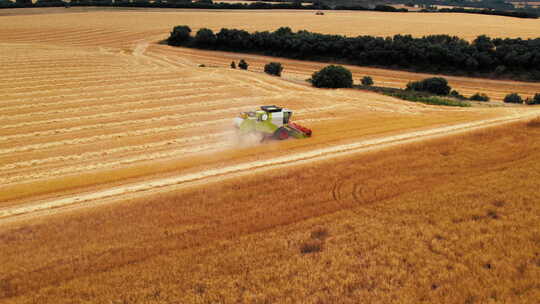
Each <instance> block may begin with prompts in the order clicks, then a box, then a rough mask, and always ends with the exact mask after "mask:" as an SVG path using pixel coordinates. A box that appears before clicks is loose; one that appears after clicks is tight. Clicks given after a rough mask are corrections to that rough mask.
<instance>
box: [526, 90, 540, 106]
mask: <svg viewBox="0 0 540 304" xmlns="http://www.w3.org/2000/svg"><path fill="white" fill-rule="evenodd" d="M525 103H526V104H528V105H537V104H540V94H538V93H537V94H534V97H533V98H527V99H525Z"/></svg>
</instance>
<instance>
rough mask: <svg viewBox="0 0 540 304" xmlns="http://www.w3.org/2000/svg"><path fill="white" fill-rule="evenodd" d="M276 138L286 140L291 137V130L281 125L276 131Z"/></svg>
mask: <svg viewBox="0 0 540 304" xmlns="http://www.w3.org/2000/svg"><path fill="white" fill-rule="evenodd" d="M274 138H275V139H279V140H284V139H287V138H289V131H287V129H285V128H283V127H281V128H279V129H277V130H276V132H274Z"/></svg>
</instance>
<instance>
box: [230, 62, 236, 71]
mask: <svg viewBox="0 0 540 304" xmlns="http://www.w3.org/2000/svg"><path fill="white" fill-rule="evenodd" d="M231 69H236V63H234V61H233V62H231Z"/></svg>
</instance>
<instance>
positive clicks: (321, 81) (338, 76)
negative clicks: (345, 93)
mask: <svg viewBox="0 0 540 304" xmlns="http://www.w3.org/2000/svg"><path fill="white" fill-rule="evenodd" d="M311 83H312V84H313V86H315V87H317V88H333V89H335V88H350V87H352V84H353V79H352V74H351V71H349V70H348V69H346V68H344V67H342V66H339V65H329V66H326V67H324V68H323V69H321V70H320V71H318V72H315V73H313V75H312V76H311Z"/></svg>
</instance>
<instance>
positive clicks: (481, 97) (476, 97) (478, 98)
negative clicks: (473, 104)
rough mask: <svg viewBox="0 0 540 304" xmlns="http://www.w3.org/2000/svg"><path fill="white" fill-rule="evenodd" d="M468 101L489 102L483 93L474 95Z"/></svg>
mask: <svg viewBox="0 0 540 304" xmlns="http://www.w3.org/2000/svg"><path fill="white" fill-rule="evenodd" d="M469 99H470V100H474V101H489V96H487V95H486V94H484V93H476V94H474V95H472V96H471V97H469Z"/></svg>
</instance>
